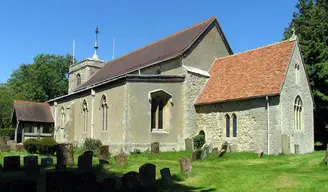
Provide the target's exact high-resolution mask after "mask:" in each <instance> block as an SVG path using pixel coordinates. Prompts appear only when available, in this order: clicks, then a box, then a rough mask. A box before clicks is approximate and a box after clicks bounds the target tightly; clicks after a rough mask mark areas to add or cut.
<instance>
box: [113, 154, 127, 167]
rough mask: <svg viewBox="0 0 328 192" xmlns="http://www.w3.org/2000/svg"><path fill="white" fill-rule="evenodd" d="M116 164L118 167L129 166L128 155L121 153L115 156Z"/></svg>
mask: <svg viewBox="0 0 328 192" xmlns="http://www.w3.org/2000/svg"><path fill="white" fill-rule="evenodd" d="M115 162H116V164H117V165H120V166H127V165H128V160H127V157H126V154H125V153H124V152H123V151H121V152H120V153H119V154H117V155H116V156H115Z"/></svg>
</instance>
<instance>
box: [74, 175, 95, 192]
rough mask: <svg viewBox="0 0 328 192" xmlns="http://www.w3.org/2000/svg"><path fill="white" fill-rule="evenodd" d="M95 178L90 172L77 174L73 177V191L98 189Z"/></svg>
mask: <svg viewBox="0 0 328 192" xmlns="http://www.w3.org/2000/svg"><path fill="white" fill-rule="evenodd" d="M96 180H97V178H96V175H94V174H93V173H91V172H88V173H81V174H78V175H76V176H75V177H74V191H99V189H98V190H97V188H98V187H100V186H99V185H97V181H96Z"/></svg>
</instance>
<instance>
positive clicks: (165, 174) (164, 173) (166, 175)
mask: <svg viewBox="0 0 328 192" xmlns="http://www.w3.org/2000/svg"><path fill="white" fill-rule="evenodd" d="M160 172H161V177H162V180H163V181H164V183H166V184H167V183H170V182H171V181H172V176H171V171H170V168H163V169H161V170H160Z"/></svg>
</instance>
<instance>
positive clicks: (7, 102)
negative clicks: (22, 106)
mask: <svg viewBox="0 0 328 192" xmlns="http://www.w3.org/2000/svg"><path fill="white" fill-rule="evenodd" d="M13 101H14V92H13V91H12V90H11V89H10V87H8V86H7V85H6V84H0V109H1V110H0V128H9V127H11V113H12V108H13Z"/></svg>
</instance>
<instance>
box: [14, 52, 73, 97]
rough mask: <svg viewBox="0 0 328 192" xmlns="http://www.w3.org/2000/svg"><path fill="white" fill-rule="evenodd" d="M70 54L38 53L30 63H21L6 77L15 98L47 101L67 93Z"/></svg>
mask: <svg viewBox="0 0 328 192" xmlns="http://www.w3.org/2000/svg"><path fill="white" fill-rule="evenodd" d="M71 63H72V56H71V55H66V56H61V55H50V54H39V55H37V56H36V57H34V62H33V63H32V64H22V65H21V66H20V67H19V68H18V69H17V70H15V71H14V72H13V73H12V74H11V76H10V78H9V79H8V86H9V87H11V89H12V90H13V91H14V93H15V94H16V97H17V98H21V99H24V100H31V101H42V102H43V101H47V100H49V99H52V98H55V97H58V96H62V95H65V94H67V91H68V78H67V74H68V70H69V65H70V64H71Z"/></svg>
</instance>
